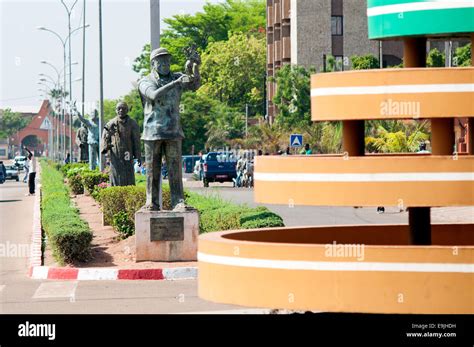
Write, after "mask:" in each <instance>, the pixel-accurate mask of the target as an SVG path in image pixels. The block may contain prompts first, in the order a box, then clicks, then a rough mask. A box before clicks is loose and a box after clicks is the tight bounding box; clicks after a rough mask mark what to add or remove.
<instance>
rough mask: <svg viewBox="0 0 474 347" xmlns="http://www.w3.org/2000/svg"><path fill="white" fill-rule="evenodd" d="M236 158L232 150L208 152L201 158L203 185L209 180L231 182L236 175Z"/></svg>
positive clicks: (207, 183)
mask: <svg viewBox="0 0 474 347" xmlns="http://www.w3.org/2000/svg"><path fill="white" fill-rule="evenodd" d="M236 165H237V158H236V157H235V155H234V154H233V153H232V152H209V153H208V154H206V155H205V156H204V158H203V165H202V166H203V177H202V182H203V184H204V187H209V182H221V183H222V182H233V180H234V178H236V177H237V170H236Z"/></svg>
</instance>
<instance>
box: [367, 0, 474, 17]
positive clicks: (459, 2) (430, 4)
mask: <svg viewBox="0 0 474 347" xmlns="http://www.w3.org/2000/svg"><path fill="white" fill-rule="evenodd" d="M472 7H474V3H473V1H472V0H452V1H449V0H432V1H423V2H412V3H405V4H394V5H386V6H375V7H370V8H368V9H367V17H375V16H381V15H385V14H392V13H403V12H415V11H427V10H449V9H456V8H472Z"/></svg>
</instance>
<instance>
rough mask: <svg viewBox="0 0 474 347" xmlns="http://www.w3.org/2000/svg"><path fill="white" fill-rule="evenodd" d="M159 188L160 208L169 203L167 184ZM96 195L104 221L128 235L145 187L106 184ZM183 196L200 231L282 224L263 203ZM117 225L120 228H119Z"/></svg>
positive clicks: (187, 193)
mask: <svg viewBox="0 0 474 347" xmlns="http://www.w3.org/2000/svg"><path fill="white" fill-rule="evenodd" d="M162 190H163V206H164V209H165V210H169V209H170V205H171V202H170V190H169V186H168V185H164V186H163V189H162ZM98 195H99V198H98V201H99V203H100V205H101V206H102V211H103V213H104V220H105V221H106V223H108V224H111V225H114V227H115V229H116V231H117V232H118V233H119V234H121V235H123V236H124V237H128V236H130V235H132V234H133V233H134V220H135V212H137V211H138V210H139V209H140V208H141V207H142V206H143V205H144V204H145V201H146V190H145V187H143V186H140V187H137V186H127V187H108V188H105V189H102V190H101V191H100V192H99V193H98ZM185 200H186V203H187V204H188V205H189V206H192V207H194V208H195V209H197V210H198V211H199V215H200V218H199V232H200V233H207V232H213V231H222V230H230V229H250V228H269V227H280V226H284V224H283V220H282V219H281V217H280V216H278V215H276V214H275V213H273V212H271V211H269V210H268V209H267V208H266V207H257V208H249V207H247V206H245V205H236V204H233V203H231V202H229V201H225V200H223V199H221V198H220V197H216V196H203V195H200V194H197V193H192V192H187V191H186V192H185ZM119 227H120V228H123V230H119ZM132 230H133V231H132Z"/></svg>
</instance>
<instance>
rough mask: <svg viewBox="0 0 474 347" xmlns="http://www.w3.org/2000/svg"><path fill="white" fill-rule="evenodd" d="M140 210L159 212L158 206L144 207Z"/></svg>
mask: <svg viewBox="0 0 474 347" xmlns="http://www.w3.org/2000/svg"><path fill="white" fill-rule="evenodd" d="M142 209H144V210H146V211H159V210H160V206H156V205H153V204H152V205H145V206H143V207H142Z"/></svg>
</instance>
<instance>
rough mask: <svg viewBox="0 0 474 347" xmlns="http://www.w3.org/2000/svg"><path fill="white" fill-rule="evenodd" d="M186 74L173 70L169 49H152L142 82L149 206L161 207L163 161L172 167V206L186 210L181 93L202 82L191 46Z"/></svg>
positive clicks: (188, 52) (170, 173) (193, 48)
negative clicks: (182, 154)
mask: <svg viewBox="0 0 474 347" xmlns="http://www.w3.org/2000/svg"><path fill="white" fill-rule="evenodd" d="M186 54H187V56H188V61H187V62H186V66H185V73H184V74H183V73H172V72H171V70H170V63H171V55H170V53H169V52H168V50H166V49H165V48H158V49H155V50H153V51H152V52H151V54H150V62H151V73H150V74H149V75H148V76H146V77H144V78H143V79H141V80H140V81H139V83H138V91H139V93H140V96H141V98H142V103H143V112H144V115H145V120H144V124H143V135H142V140H144V142H145V161H146V169H147V182H146V188H147V189H146V205H145V209H147V210H152V211H157V210H159V208H160V207H159V206H160V205H159V201H160V197H159V194H160V182H161V181H160V175H161V160H162V157H163V155H164V157H165V160H166V165H167V168H168V175H169V182H170V193H171V206H172V209H176V210H178V209H183V208H185V205H184V194H183V180H182V169H181V142H182V140H183V138H184V133H183V129H182V128H181V120H180V115H179V104H180V101H181V94H182V93H183V92H184V91H186V90H197V89H198V88H199V85H200V75H199V65H200V63H201V60H200V57H199V54H198V53H197V52H196V50H195V47H190V48H189V49H188V50H187V51H186Z"/></svg>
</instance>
